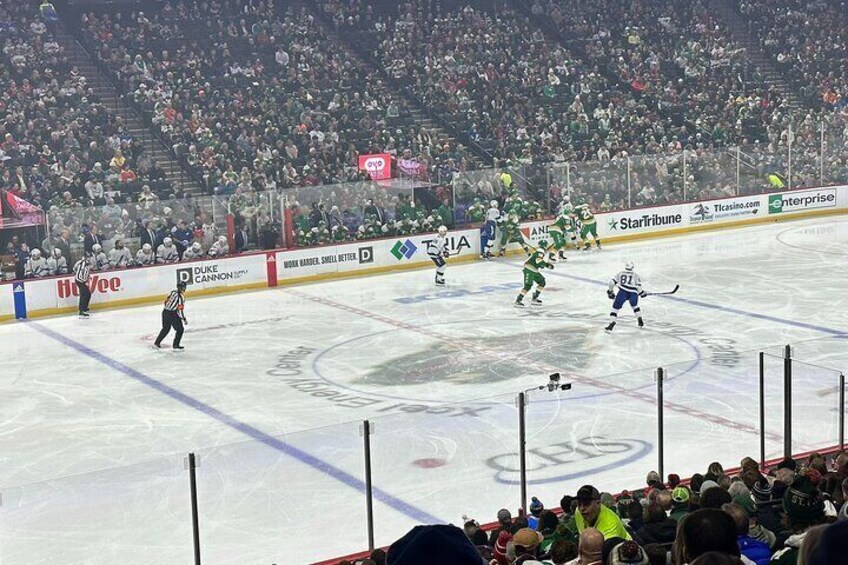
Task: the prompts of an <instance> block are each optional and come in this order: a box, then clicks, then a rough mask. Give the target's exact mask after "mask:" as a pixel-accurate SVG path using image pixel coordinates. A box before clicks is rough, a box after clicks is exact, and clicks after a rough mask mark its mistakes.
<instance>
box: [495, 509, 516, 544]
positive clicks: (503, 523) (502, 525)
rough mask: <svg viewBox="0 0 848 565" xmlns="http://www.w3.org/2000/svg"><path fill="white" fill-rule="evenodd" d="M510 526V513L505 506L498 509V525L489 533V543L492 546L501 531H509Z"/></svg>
mask: <svg viewBox="0 0 848 565" xmlns="http://www.w3.org/2000/svg"><path fill="white" fill-rule="evenodd" d="M511 528H512V514H511V513H510V511H509V510H507V509H506V508H501V509H500V510H498V525H497V527H496V528H495V529H494V530H492V532H491V533H490V534H489V545H491V546H494V545H495V542H496V541H497V539H498V536H500V534H501V532H504V531H505V532H509V531H510V529H511Z"/></svg>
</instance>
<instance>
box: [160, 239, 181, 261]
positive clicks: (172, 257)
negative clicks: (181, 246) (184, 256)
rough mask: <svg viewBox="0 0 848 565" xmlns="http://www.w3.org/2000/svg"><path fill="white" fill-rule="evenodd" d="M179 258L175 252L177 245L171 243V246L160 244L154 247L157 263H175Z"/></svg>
mask: <svg viewBox="0 0 848 565" xmlns="http://www.w3.org/2000/svg"><path fill="white" fill-rule="evenodd" d="M179 260H180V255H179V253H177V246H176V245H173V244H172V245H171V247H166V246H165V244H164V243H163V244H161V245H160V246H159V247H157V248H156V262H157V263H176V262H177V261H179Z"/></svg>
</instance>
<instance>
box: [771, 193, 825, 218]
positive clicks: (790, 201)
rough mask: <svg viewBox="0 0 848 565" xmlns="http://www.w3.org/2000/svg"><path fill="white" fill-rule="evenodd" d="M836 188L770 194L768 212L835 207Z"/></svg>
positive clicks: (778, 212) (776, 212)
mask: <svg viewBox="0 0 848 565" xmlns="http://www.w3.org/2000/svg"><path fill="white" fill-rule="evenodd" d="M835 207H836V189H835V188H824V189H817V190H803V191H793V192H789V193H786V192H784V193H780V194H770V195H769V197H768V213H769V214H785V213H786V212H800V211H804V210H813V209H817V208H835Z"/></svg>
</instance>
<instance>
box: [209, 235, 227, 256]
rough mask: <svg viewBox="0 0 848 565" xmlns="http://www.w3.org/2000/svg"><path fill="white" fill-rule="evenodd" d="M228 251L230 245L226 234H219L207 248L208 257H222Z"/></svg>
mask: <svg viewBox="0 0 848 565" xmlns="http://www.w3.org/2000/svg"><path fill="white" fill-rule="evenodd" d="M229 252H230V246H229V244H228V243H227V238H226V236H223V235H222V236H220V237H219V238H218V239H217V241H215V243H213V244H212V247H210V248H209V256H210V257H223V256H224V255H226V254H228V253H229Z"/></svg>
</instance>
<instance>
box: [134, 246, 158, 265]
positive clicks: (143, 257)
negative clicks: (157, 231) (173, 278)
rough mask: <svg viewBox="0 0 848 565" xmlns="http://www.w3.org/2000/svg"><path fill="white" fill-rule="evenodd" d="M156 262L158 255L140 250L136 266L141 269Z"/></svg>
mask: <svg viewBox="0 0 848 565" xmlns="http://www.w3.org/2000/svg"><path fill="white" fill-rule="evenodd" d="M155 262H156V255H154V254H153V251H151V252H150V253H145V252H144V250H143V249H139V250H138V253H136V254H135V264H136V265H138V266H139V267H146V266H147V265H152V264H154V263H155Z"/></svg>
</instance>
